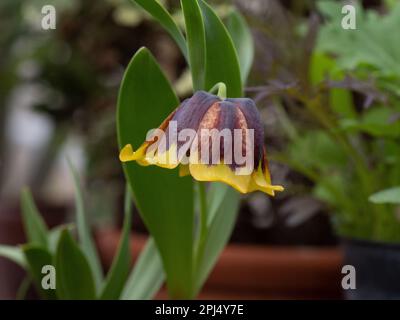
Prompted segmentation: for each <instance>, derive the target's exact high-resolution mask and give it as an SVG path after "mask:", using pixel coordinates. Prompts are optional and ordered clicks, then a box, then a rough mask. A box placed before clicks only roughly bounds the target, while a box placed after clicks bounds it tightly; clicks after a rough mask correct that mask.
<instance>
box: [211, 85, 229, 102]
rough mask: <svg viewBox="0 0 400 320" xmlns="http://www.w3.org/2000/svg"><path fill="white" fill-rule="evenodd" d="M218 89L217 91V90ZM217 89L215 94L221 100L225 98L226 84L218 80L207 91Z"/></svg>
mask: <svg viewBox="0 0 400 320" xmlns="http://www.w3.org/2000/svg"><path fill="white" fill-rule="evenodd" d="M217 90H218V91H217ZM215 91H217V96H218V97H220V98H221V99H222V100H225V99H226V84H225V83H223V82H218V83H217V84H216V85H215V86H213V87H212V88H211V89H210V91H209V92H211V93H212V92H215Z"/></svg>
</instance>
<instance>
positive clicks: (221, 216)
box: [195, 185, 239, 292]
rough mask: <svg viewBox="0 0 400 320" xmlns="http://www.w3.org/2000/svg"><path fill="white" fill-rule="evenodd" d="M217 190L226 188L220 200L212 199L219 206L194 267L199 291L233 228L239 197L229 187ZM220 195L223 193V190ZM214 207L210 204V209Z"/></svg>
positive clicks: (223, 186) (210, 221)
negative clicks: (201, 254) (202, 251)
mask: <svg viewBox="0 0 400 320" xmlns="http://www.w3.org/2000/svg"><path fill="white" fill-rule="evenodd" d="M219 188H226V190H225V195H224V196H223V198H222V201H221V197H216V198H214V199H215V200H214V201H216V202H219V205H218V206H216V207H217V208H216V210H215V209H214V210H215V213H213V212H211V213H213V214H212V215H211V216H212V219H210V220H209V227H208V228H209V231H208V235H207V238H206V242H205V247H204V255H203V257H202V259H200V260H199V265H197V266H196V287H195V290H196V291H197V292H198V291H200V289H201V287H202V286H203V284H204V282H205V281H206V280H207V277H208V275H209V273H210V272H211V270H212V268H213V267H214V265H215V263H216V262H217V260H218V257H219V255H220V253H221V252H222V250H223V249H224V247H225V245H226V244H227V242H228V240H229V237H230V235H231V233H232V231H233V228H234V226H235V222H236V217H237V212H238V206H239V196H238V193H237V192H236V191H235V190H234V189H232V188H231V187H229V186H226V185H221V186H220V187H219ZM221 193H224V192H223V190H222V191H221ZM213 206H214V205H213V204H212V203H210V208H212V207H213Z"/></svg>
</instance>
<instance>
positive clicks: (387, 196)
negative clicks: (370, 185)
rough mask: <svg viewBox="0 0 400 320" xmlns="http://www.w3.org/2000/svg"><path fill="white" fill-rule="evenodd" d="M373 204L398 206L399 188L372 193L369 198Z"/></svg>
mask: <svg viewBox="0 0 400 320" xmlns="http://www.w3.org/2000/svg"><path fill="white" fill-rule="evenodd" d="M369 201H371V202H373V203H394V204H400V187H394V188H390V189H386V190H382V191H379V192H377V193H374V194H373V195H371V196H370V197H369Z"/></svg>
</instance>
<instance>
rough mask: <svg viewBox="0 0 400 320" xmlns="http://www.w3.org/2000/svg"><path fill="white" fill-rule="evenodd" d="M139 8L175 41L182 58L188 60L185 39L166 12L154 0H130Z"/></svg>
mask: <svg viewBox="0 0 400 320" xmlns="http://www.w3.org/2000/svg"><path fill="white" fill-rule="evenodd" d="M131 1H133V2H135V3H137V4H138V5H139V6H141V7H142V8H143V9H144V10H146V11H147V12H148V13H150V14H151V15H152V16H153V18H154V19H156V20H157V21H158V22H159V23H160V24H161V25H162V26H163V27H164V29H165V30H167V32H168V33H169V34H170V35H171V37H172V38H173V39H174V40H175V42H176V44H177V45H178V47H179V49H180V50H181V52H182V54H183V56H184V57H185V58H186V60H188V59H187V58H188V54H187V47H186V42H185V37H184V36H183V34H182V32H181V30H179V27H178V26H177V25H176V23H175V22H174V20H173V19H172V17H171V15H170V14H169V13H168V11H167V10H166V9H165V8H164V7H163V6H162V5H161V4H160V3H158V2H157V1H155V0H131Z"/></svg>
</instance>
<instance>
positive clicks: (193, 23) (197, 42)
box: [181, 0, 206, 91]
mask: <svg viewBox="0 0 400 320" xmlns="http://www.w3.org/2000/svg"><path fill="white" fill-rule="evenodd" d="M181 5H182V11H183V15H184V17H185V26H186V38H187V44H188V49H189V65H190V70H191V72H192V79H193V86H194V90H195V91H196V90H201V89H204V76H205V75H204V72H205V65H206V60H205V57H206V38H205V31H204V22H203V17H202V14H201V10H200V7H199V4H198V2H197V0H181Z"/></svg>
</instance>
